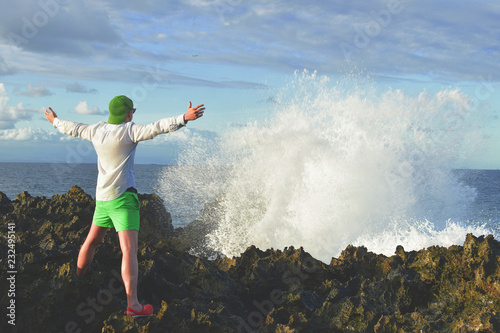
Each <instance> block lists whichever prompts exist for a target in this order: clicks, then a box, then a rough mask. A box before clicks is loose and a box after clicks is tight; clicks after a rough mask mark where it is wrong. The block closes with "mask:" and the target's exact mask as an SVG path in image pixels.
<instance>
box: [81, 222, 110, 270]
mask: <svg viewBox="0 0 500 333" xmlns="http://www.w3.org/2000/svg"><path fill="white" fill-rule="evenodd" d="M108 229H109V228H103V227H99V226H97V225H95V224H94V223H92V225H91V226H90V230H89V234H88V235H87V238H86V239H85V242H84V243H83V245H82V247H81V249H80V253H79V254H78V261H77V264H76V275H78V276H79V277H82V276H83V274H85V271H86V270H87V268H88V267H89V265H90V263H91V262H92V259H94V253H95V249H96V247H97V245H99V244H100V243H101V242H102V240H103V239H104V236H105V235H106V232H107V231H108Z"/></svg>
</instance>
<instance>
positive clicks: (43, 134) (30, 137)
mask: <svg viewBox="0 0 500 333" xmlns="http://www.w3.org/2000/svg"><path fill="white" fill-rule="evenodd" d="M58 136H59V135H58V133H57V132H48V131H45V130H42V129H39V128H35V129H33V128H31V127H28V128H13V129H6V130H0V141H46V140H50V141H51V140H54V139H56V138H57V137H58Z"/></svg>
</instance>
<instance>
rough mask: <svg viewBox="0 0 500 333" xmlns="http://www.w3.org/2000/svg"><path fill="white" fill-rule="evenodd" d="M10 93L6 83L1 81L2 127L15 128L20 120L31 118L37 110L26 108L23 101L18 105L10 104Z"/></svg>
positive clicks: (0, 114) (0, 117)
mask: <svg viewBox="0 0 500 333" xmlns="http://www.w3.org/2000/svg"><path fill="white" fill-rule="evenodd" d="M9 100H10V98H9V95H8V93H7V90H6V89H5V85H4V84H3V83H0V129H9V128H14V125H15V124H16V123H17V122H19V121H28V120H31V118H32V116H33V114H34V113H35V112H36V111H35V110H29V109H26V108H24V106H23V104H22V103H19V104H17V105H16V106H12V105H9Z"/></svg>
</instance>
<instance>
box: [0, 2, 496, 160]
mask: <svg viewBox="0 0 500 333" xmlns="http://www.w3.org/2000/svg"><path fill="white" fill-rule="evenodd" d="M0 5H1V7H2V10H1V11H0V161H30V162H92V161H94V160H95V156H94V155H93V153H92V152H91V151H90V150H89V149H88V146H85V144H82V143H79V142H78V141H77V140H74V139H71V138H66V137H63V136H61V135H60V134H59V133H58V132H57V131H56V130H55V129H54V128H52V126H51V125H50V124H49V123H47V122H46V120H45V119H44V117H43V110H44V109H45V108H46V107H49V106H52V107H53V108H54V110H55V111H56V112H57V113H58V115H59V116H60V117H61V118H64V119H70V120H74V121H80V122H84V123H94V122H97V121H100V120H105V119H107V112H108V111H107V106H108V103H109V100H110V99H111V98H112V97H113V96H115V95H120V94H125V95H128V96H130V97H131V98H132V99H133V100H134V102H135V104H136V106H137V109H138V112H137V114H136V118H135V119H134V121H135V122H137V123H148V122H151V121H154V120H156V119H159V118H161V117H167V116H174V115H178V114H181V113H184V112H185V110H186V107H187V104H188V101H190V100H191V101H192V102H193V103H194V104H198V103H204V104H206V106H207V111H206V115H205V117H203V118H202V119H200V120H198V121H196V122H194V123H192V124H189V126H188V128H186V129H183V130H182V131H183V132H182V133H175V134H173V135H170V136H169V137H168V138H162V139H159V140H154V141H155V142H151V143H148V144H146V145H145V147H143V148H144V149H143V150H142V152H140V150H138V155H137V158H136V162H137V163H159V164H168V163H172V162H173V161H175V160H176V156H177V155H178V154H180V149H181V148H179V147H182V143H183V142H185V141H189V140H191V139H192V138H193V137H201V138H206V139H207V140H209V139H210V138H213V137H214V136H216V135H218V134H220V133H223V132H224V131H227V130H228V129H231V128H234V127H235V126H240V125H244V124H246V123H248V122H251V121H260V120H262V119H265V118H266V117H267V116H268V115H269V113H270V112H272V109H273V105H272V103H269V101H272V100H273V96H274V94H275V93H276V90H277V89H279V88H280V87H282V86H283V85H286V83H287V82H288V81H289V80H290V77H291V76H293V73H294V71H295V70H303V69H308V70H311V71H314V70H316V71H318V73H319V74H321V75H326V76H328V77H331V78H338V77H341V76H342V75H343V73H344V72H345V71H346V60H349V63H350V64H355V65H356V66H357V67H358V68H362V69H363V75H369V76H370V77H371V79H372V80H373V81H374V84H375V85H376V86H378V87H380V88H381V89H385V87H388V86H390V87H392V88H394V89H403V90H404V91H406V92H408V93H409V94H417V93H418V92H420V91H423V90H427V91H430V92H437V91H439V90H441V89H442V88H446V87H458V88H460V90H461V91H463V92H465V93H467V94H468V95H469V96H470V98H471V99H472V100H474V101H475V102H476V105H480V107H481V111H482V112H484V114H485V115H484V117H483V118H484V119H483V125H482V129H481V135H482V137H483V139H484V142H485V143H484V145H483V147H482V149H481V150H480V151H477V152H476V154H474V155H473V156H470V157H468V159H467V160H466V162H464V165H463V166H466V167H474V168H500V154H498V151H499V148H500V147H499V144H498V142H500V140H499V139H500V137H499V136H500V135H499V134H498V132H499V131H498V125H499V119H498V111H499V107H500V98H499V97H498V96H499V94H498V90H499V85H498V81H499V78H500V63H499V62H498V59H499V55H500V47H499V44H498V41H499V40H500V23H499V22H500V3H498V2H493V1H480V0H479V1H455V2H449V1H443V0H438V1H398V0H389V1H359V2H358V1H324V0H321V1H320V0H313V1H307V2H304V1H298V0H289V1H281V0H276V1H264V0H256V1H248V0H171V1H161V0H146V1H132V0H125V1H115V0H90V1H85V2H83V1H72V0H26V1H7V0H0Z"/></svg>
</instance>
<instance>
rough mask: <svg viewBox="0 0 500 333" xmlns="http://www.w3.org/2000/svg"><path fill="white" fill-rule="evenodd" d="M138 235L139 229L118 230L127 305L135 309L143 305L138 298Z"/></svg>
mask: <svg viewBox="0 0 500 333" xmlns="http://www.w3.org/2000/svg"><path fill="white" fill-rule="evenodd" d="M138 235H139V231H137V230H123V231H118V238H119V239H120V248H121V250H122V279H123V284H124V285H125V292H126V293H127V305H128V307H129V308H131V309H133V310H135V311H140V310H142V305H141V304H140V303H139V300H138V299H137V280H138V278H139V268H138V263H137V243H138Z"/></svg>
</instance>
